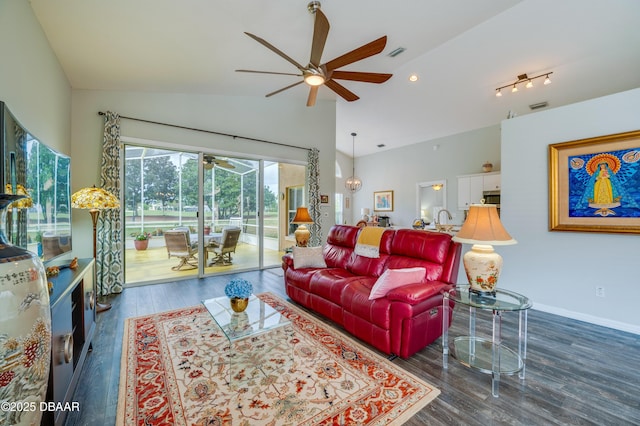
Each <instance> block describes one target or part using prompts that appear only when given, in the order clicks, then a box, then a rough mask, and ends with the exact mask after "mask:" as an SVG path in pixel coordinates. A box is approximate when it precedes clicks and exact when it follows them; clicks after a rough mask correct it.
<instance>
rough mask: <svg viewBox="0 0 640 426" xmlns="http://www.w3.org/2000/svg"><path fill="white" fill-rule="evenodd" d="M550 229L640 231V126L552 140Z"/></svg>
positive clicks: (636, 232) (612, 231)
mask: <svg viewBox="0 0 640 426" xmlns="http://www.w3.org/2000/svg"><path fill="white" fill-rule="evenodd" d="M548 154H549V230H550V231H574V232H605V233H632V234H638V233H640V130H636V131H633V132H625V133H617V134H612V135H606V136H598V137H594V138H588V139H579V140H575V141H569V142H562V143H557V144H552V145H549V152H548Z"/></svg>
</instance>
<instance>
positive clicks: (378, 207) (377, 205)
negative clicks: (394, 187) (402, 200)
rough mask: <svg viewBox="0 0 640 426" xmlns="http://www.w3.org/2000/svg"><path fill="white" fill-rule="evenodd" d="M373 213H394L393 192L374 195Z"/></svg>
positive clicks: (378, 192) (379, 192)
mask: <svg viewBox="0 0 640 426" xmlns="http://www.w3.org/2000/svg"><path fill="white" fill-rule="evenodd" d="M373 211H376V212H392V211H393V191H390V190H389V191H376V192H374V193H373Z"/></svg>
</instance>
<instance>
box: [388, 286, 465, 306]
mask: <svg viewBox="0 0 640 426" xmlns="http://www.w3.org/2000/svg"><path fill="white" fill-rule="evenodd" d="M452 287H453V285H452V284H447V283H443V282H441V281H431V282H428V283H426V284H425V283H416V284H409V285H405V286H402V287H398V288H395V289H393V290H391V291H390V292H389V293H387V296H386V297H387V299H389V300H392V301H394V302H404V303H408V304H410V305H416V304H418V303H420V302H423V301H425V300H427V299H429V298H430V297H433V296H435V295H437V294H442V292H443V291H445V290H449V289H450V288H452Z"/></svg>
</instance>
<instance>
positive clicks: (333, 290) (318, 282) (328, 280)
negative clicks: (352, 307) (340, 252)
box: [309, 268, 362, 304]
mask: <svg viewBox="0 0 640 426" xmlns="http://www.w3.org/2000/svg"><path fill="white" fill-rule="evenodd" d="M358 278H362V277H359V276H357V275H353V274H352V273H351V272H349V271H347V270H346V269H340V268H328V269H318V272H316V273H315V274H313V276H312V277H311V280H310V281H309V291H310V292H311V293H313V294H315V295H317V296H320V297H322V298H324V299H327V300H330V301H331V302H333V303H336V304H340V296H341V295H342V289H343V288H344V286H346V285H347V284H348V283H349V281H351V280H357V279H358Z"/></svg>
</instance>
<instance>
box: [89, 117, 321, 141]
mask: <svg viewBox="0 0 640 426" xmlns="http://www.w3.org/2000/svg"><path fill="white" fill-rule="evenodd" d="M98 115H105V113H104V112H103V111H98ZM120 118H124V119H125V120H133V121H141V122H143V123H149V124H158V125H160V126H169V127H175V128H178V129H183V130H192V131H194V132H203V133H211V134H214V135H219V136H228V137H230V138H232V139H244V140H247V141H253V142H262V143H270V144H272V145H280V146H286V147H287V148H297V149H304V150H306V151H311V149H310V148H304V147H301V146H295V145H289V144H286V143H281V142H272V141H267V140H264V139H256V138H249V137H246V136H238V135H232V134H230V133H222V132H215V131H213V130H203V129H197V128H195V127H186V126H180V125H178V124H169V123H161V122H159V121H151V120H145V119H142V118H134V117H126V116H124V115H121V116H120Z"/></svg>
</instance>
